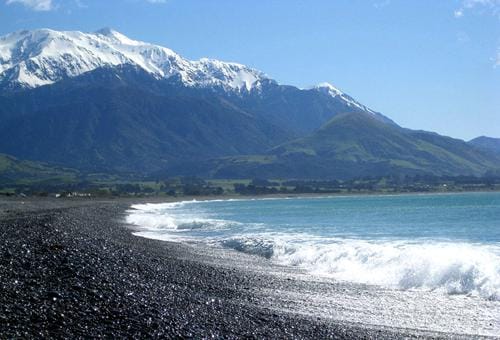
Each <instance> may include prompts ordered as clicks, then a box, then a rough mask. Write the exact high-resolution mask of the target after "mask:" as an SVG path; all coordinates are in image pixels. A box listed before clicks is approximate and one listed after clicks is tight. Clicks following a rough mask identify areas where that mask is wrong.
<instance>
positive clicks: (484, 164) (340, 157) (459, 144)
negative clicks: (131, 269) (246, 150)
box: [207, 113, 500, 179]
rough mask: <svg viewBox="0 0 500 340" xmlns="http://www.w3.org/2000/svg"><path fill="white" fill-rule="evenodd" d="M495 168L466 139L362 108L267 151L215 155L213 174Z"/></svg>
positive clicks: (342, 174)
mask: <svg viewBox="0 0 500 340" xmlns="http://www.w3.org/2000/svg"><path fill="white" fill-rule="evenodd" d="M498 168H500V157H497V156H494V155H492V154H491V153H487V152H484V151H482V150H479V149H477V148H475V147H473V146H471V145H469V144H468V143H466V142H464V141H462V140H458V139H453V138H450V137H444V136H440V135H438V134H435V133H429V132H425V131H413V130H408V129H403V128H400V127H398V126H396V125H391V124H384V123H383V122H380V121H379V120H377V119H374V118H373V117H372V116H370V115H368V114H364V113H349V114H342V115H338V116H336V117H334V118H333V119H331V120H330V121H328V122H327V123H326V124H324V125H323V126H322V127H321V128H320V129H319V130H317V131H316V132H314V133H312V134H310V135H309V136H307V137H304V138H300V139H296V140H294V141H291V142H289V143H285V144H282V145H280V146H278V147H275V148H273V149H271V150H270V151H269V153H268V155H263V156H243V157H231V158H225V159H218V160H215V161H213V162H212V163H211V164H210V165H209V166H207V170H208V171H211V173H210V175H211V176H214V177H221V178H222V177H236V178H238V177H239V178H248V177H263V178H341V179H345V178H357V177H363V176H385V175H389V174H402V175H415V174H427V175H437V176H442V175H445V176H446V175H449V176H457V175H474V176H481V175H484V174H485V173H486V172H488V171H491V170H492V169H498Z"/></svg>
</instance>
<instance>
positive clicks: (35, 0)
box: [6, 0, 54, 11]
mask: <svg viewBox="0 0 500 340" xmlns="http://www.w3.org/2000/svg"><path fill="white" fill-rule="evenodd" d="M6 3H7V5H10V4H16V3H18V4H21V5H23V6H25V7H28V8H30V9H32V10H34V11H50V10H52V9H53V8H54V6H53V4H52V0H7V2H6Z"/></svg>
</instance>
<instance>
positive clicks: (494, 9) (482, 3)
mask: <svg viewBox="0 0 500 340" xmlns="http://www.w3.org/2000/svg"><path fill="white" fill-rule="evenodd" d="M473 9H475V10H479V11H481V12H487V13H490V14H492V15H495V16H497V17H498V18H499V19H500V0H462V4H461V5H460V7H459V8H457V9H456V10H455V12H454V13H453V14H454V16H455V18H457V19H458V18H461V17H463V16H464V15H465V12H467V11H470V10H473Z"/></svg>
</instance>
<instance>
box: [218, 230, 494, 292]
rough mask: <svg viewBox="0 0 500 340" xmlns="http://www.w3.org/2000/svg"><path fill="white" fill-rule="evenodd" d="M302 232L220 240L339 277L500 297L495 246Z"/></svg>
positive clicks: (224, 244)
mask: <svg viewBox="0 0 500 340" xmlns="http://www.w3.org/2000/svg"><path fill="white" fill-rule="evenodd" d="M301 238H302V239H303V238H304V236H299V235H297V236H296V237H295V238H292V237H291V235H287V236H286V237H283V238H281V239H280V238H279V237H276V236H273V237H268V236H261V237H237V238H231V239H227V240H223V241H221V244H222V245H223V246H225V247H230V248H232V249H236V250H239V251H243V252H245V253H250V254H255V255H260V256H263V257H266V258H270V259H272V260H274V261H276V262H278V263H280V264H284V265H289V266H298V267H302V268H305V269H307V270H308V271H310V272H311V273H314V274H318V275H323V276H325V275H326V276H330V277H333V278H335V279H337V280H340V281H348V282H356V283H363V284H372V285H380V286H386V287H391V288H398V289H404V290H407V289H425V290H437V291H443V292H445V293H447V294H469V295H474V296H481V297H483V298H486V299H491V300H500V250H499V248H498V247H496V246H487V245H474V244H457V243H446V242H434V243H432V242H431V243H425V242H418V243H417V242H414V243H411V242H405V241H378V242H369V241H363V240H354V239H335V240H333V239H331V240H329V241H325V240H324V239H323V240H319V239H311V240H308V241H305V242H297V240H298V239H299V240H300V239H301ZM293 239H295V241H294V240H293Z"/></svg>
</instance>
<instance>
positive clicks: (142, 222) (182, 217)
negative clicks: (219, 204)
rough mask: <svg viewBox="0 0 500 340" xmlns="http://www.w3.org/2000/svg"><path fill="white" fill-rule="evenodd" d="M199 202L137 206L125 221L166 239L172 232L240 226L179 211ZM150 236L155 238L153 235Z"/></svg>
mask: <svg viewBox="0 0 500 340" xmlns="http://www.w3.org/2000/svg"><path fill="white" fill-rule="evenodd" d="M196 202H197V201H182V202H172V203H159V204H152V203H146V204H136V205H133V206H132V207H131V208H132V209H130V210H128V215H127V216H126V218H125V221H126V222H127V223H128V224H131V225H135V226H137V227H138V228H139V229H140V230H142V231H148V232H155V231H158V232H160V234H161V235H162V237H164V236H163V235H164V232H165V231H169V230H170V231H172V230H193V229H217V230H220V229H226V228H231V227H232V226H235V225H239V223H238V222H235V221H230V220H223V219H212V218H207V217H204V216H201V214H200V213H199V212H197V213H196V214H191V213H184V214H182V213H179V212H178V209H179V208H181V207H183V206H185V205H187V204H189V203H196ZM150 236H154V234H151V235H150Z"/></svg>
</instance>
